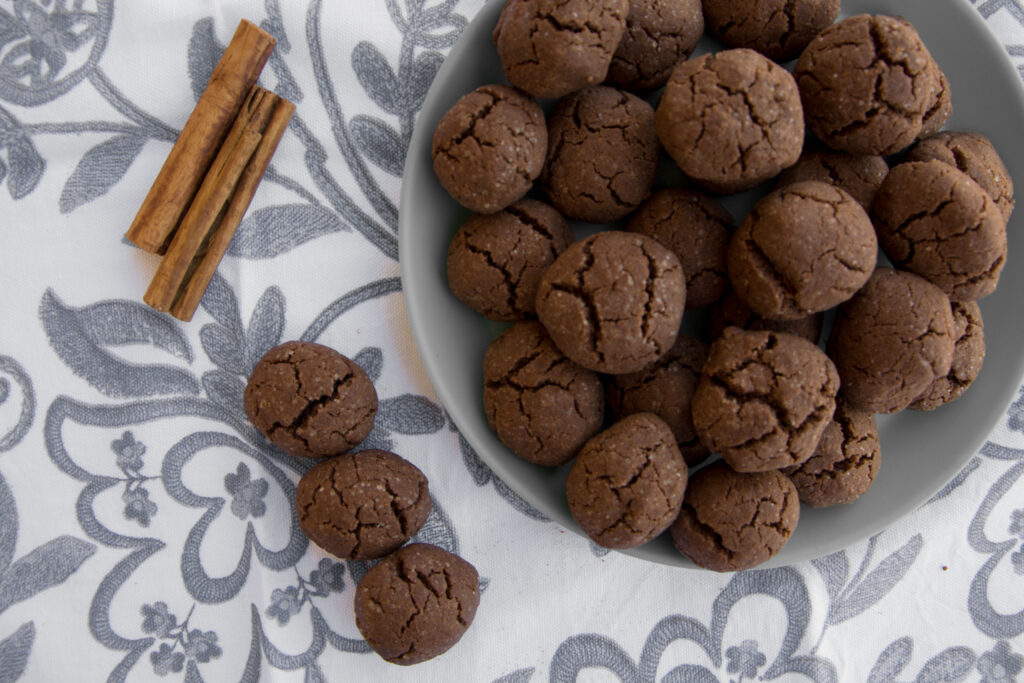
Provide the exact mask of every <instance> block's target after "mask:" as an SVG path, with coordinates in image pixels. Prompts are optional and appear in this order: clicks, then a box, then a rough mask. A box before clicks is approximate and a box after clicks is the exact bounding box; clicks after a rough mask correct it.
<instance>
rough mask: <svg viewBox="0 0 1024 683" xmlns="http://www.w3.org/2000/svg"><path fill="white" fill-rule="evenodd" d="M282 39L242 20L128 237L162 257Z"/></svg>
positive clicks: (144, 201) (142, 247) (143, 204)
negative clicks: (271, 54) (272, 52)
mask: <svg viewBox="0 0 1024 683" xmlns="http://www.w3.org/2000/svg"><path fill="white" fill-rule="evenodd" d="M276 44H277V41H276V40H275V39H274V37H273V36H272V35H270V34H269V33H267V32H266V31H264V30H263V29H261V28H260V27H258V26H256V25H255V24H253V23H251V22H249V21H246V20H245V19H243V20H242V21H241V23H239V25H238V28H237V29H236V31H235V35H234V37H233V38H232V39H231V42H230V43H229V44H228V47H227V49H226V50H225V51H224V54H223V56H221V58H220V61H219V62H217V66H216V67H214V70H213V74H212V75H211V77H210V81H209V83H208V84H207V86H206V89H205V90H204V91H203V94H202V96H200V98H199V101H198V102H197V103H196V107H195V109H194V110H193V111H192V114H191V116H189V118H188V121H186V122H185V126H184V127H183V128H182V130H181V134H180V135H178V139H177V141H176V142H175V143H174V146H173V147H172V148H171V151H170V154H169V155H168V156H167V160H166V161H165V162H164V165H163V167H162V168H161V169H160V172H159V173H158V174H157V177H156V180H154V181H153V185H152V187H151V188H150V190H149V193H148V194H147V195H146V198H145V200H143V202H142V206H141V207H140V208H139V212H138V214H137V215H136V216H135V220H134V221H133V222H132V224H131V227H129V228H128V232H127V233H126V235H125V236H126V237H127V238H128V239H129V240H131V241H132V242H133V243H134V244H135V245H137V246H138V247H140V248H141V249H144V250H146V251H149V252H153V253H157V254H163V253H164V252H165V251H166V250H167V248H168V244H169V242H170V240H171V237H172V236H173V234H174V233H175V231H176V229H177V228H178V225H179V224H180V223H181V221H182V220H183V217H184V216H185V214H186V212H187V211H188V209H189V206H190V205H191V204H192V203H193V201H194V199H195V197H196V195H197V193H198V191H199V188H200V186H201V185H202V183H203V180H204V178H206V177H207V175H208V173H209V171H210V168H211V164H212V163H213V160H214V158H215V156H216V155H217V152H218V150H219V149H220V148H221V147H222V145H223V143H224V141H225V138H226V136H227V134H228V132H229V130H230V129H231V126H232V123H233V122H234V121H235V119H236V117H237V116H238V113H239V111H240V110H241V108H242V105H243V104H244V103H245V102H246V99H247V96H248V95H249V94H250V91H251V90H252V87H253V86H254V85H255V84H256V81H257V80H258V79H259V75H260V72H261V71H262V70H263V66H264V64H266V61H267V59H268V58H269V57H270V53H271V51H273V49H274V46H275V45H276Z"/></svg>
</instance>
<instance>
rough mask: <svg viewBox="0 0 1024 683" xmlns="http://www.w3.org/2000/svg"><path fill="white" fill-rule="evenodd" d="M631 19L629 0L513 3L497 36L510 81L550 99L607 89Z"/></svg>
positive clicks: (504, 11)
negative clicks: (601, 86) (607, 79)
mask: <svg viewBox="0 0 1024 683" xmlns="http://www.w3.org/2000/svg"><path fill="white" fill-rule="evenodd" d="M628 14H629V0H509V1H508V3H507V4H506V5H505V7H504V9H502V11H501V16H500V17H499V18H498V24H497V26H495V28H494V36H493V37H494V43H495V45H497V47H498V56H499V57H500V58H501V64H502V67H504V69H505V76H506V78H508V81H509V83H511V84H512V85H514V86H516V87H517V88H521V89H522V90H525V91H526V92H528V93H530V94H531V95H533V96H534V97H540V98H545V99H548V98H551V99H553V98H556V97H563V96H565V95H568V94H569V93H571V92H575V91H576V90H581V89H583V88H586V87H588V86H592V85H597V84H598V83H601V82H602V81H604V79H605V77H606V76H607V74H608V66H609V64H611V61H612V55H614V54H615V50H616V49H617V48H618V46H619V42H620V41H621V40H622V34H623V32H624V31H625V29H626V16H627V15H628Z"/></svg>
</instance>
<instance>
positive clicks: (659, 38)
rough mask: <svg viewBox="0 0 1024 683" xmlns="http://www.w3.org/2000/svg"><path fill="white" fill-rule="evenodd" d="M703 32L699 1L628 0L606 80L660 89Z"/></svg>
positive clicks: (628, 86) (641, 88) (628, 87)
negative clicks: (617, 46) (627, 7)
mask: <svg viewBox="0 0 1024 683" xmlns="http://www.w3.org/2000/svg"><path fill="white" fill-rule="evenodd" d="M703 33H704V13H703V12H702V11H701V3H700V0H630V2H629V14H628V15H627V16H626V32H625V33H623V34H622V42H620V43H619V48H618V49H617V50H616V51H615V56H614V57H612V63H611V67H610V68H609V69H608V82H609V83H611V84H612V85H616V86H618V87H620V88H624V89H626V90H633V91H645V90H653V89H655V88H660V87H661V86H663V85H665V81H667V80H668V77H669V76H670V75H671V74H672V69H673V68H674V67H675V65H676V64H678V63H679V62H682V61H684V60H685V59H686V58H687V57H689V56H690V53H691V52H693V48H694V47H696V46H697V41H699V40H700V37H701V35H702V34H703Z"/></svg>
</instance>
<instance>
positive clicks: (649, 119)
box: [538, 86, 658, 223]
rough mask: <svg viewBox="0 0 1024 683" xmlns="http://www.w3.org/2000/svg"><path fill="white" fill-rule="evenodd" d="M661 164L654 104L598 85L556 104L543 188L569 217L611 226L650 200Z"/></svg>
mask: <svg viewBox="0 0 1024 683" xmlns="http://www.w3.org/2000/svg"><path fill="white" fill-rule="evenodd" d="M657 166H658V138H657V136H656V135H655V134H654V110H653V109H652V108H651V105H649V104H647V102H645V101H643V100H642V99H640V98H639V97H637V96H636V95H631V94H630V93H627V92H625V91H624V90H619V89H617V88H609V87H607V86H598V87H595V88H587V89H586V90H581V91H579V92H577V93H573V94H572V95H569V96H568V97H565V98H562V99H561V100H559V102H558V104H557V105H555V108H554V110H553V111H552V112H551V115H550V116H549V117H548V156H547V162H546V163H545V165H544V171H543V172H542V173H541V176H540V180H539V183H538V185H539V187H540V190H541V192H542V193H543V194H544V196H545V197H546V198H547V200H548V201H549V202H551V204H552V205H553V206H554V207H555V208H556V209H558V210H559V211H560V212H562V213H563V214H564V215H565V216H567V217H569V218H575V219H577V220H581V221H587V222H589V223H607V222H610V221H614V220H618V219H619V218H622V217H624V216H626V215H628V214H629V213H631V212H632V211H633V210H634V209H636V207H637V206H639V205H640V202H642V201H643V200H644V199H646V198H647V196H648V195H649V194H650V193H651V187H652V186H653V185H654V175H655V171H656V170H657Z"/></svg>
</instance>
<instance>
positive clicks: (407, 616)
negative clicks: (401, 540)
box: [354, 543, 480, 666]
mask: <svg viewBox="0 0 1024 683" xmlns="http://www.w3.org/2000/svg"><path fill="white" fill-rule="evenodd" d="M479 604H480V576H479V574H478V573H477V571H476V568H475V567H473V565H471V564H470V563H469V562H467V561H466V560H464V559H462V558H461V557H459V556H458V555H455V554H453V553H450V552H448V551H447V550H445V549H444V548H440V547H438V546H436V545H431V544H429V543H411V544H409V545H407V546H404V547H402V548H399V549H398V550H396V551H395V552H393V553H391V554H390V555H387V556H385V557H384V558H383V559H381V561H380V562H378V563H377V564H375V565H374V566H373V567H370V569H368V570H367V572H366V573H365V574H364V575H363V577H362V578H361V579H359V583H358V585H357V586H356V594H355V600H354V606H355V614H356V628H358V629H359V633H360V634H362V636H363V638H365V639H366V643H367V644H368V645H369V646H370V647H372V648H373V650H374V652H376V653H377V654H378V655H380V656H381V657H382V658H383V659H384V660H385V661H388V662H391V663H392V664H400V665H402V666H408V665H410V664H419V663H420V662H425V661H427V660H429V659H433V658H434V657H437V656H438V655H441V654H444V653H445V652H447V651H448V650H450V649H451V648H452V647H453V646H454V645H455V644H456V643H458V642H459V640H460V639H461V638H462V636H463V635H464V634H465V633H466V630H467V629H468V628H469V626H470V624H472V623H473V617H475V616H476V609H477V607H478V606H479Z"/></svg>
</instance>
